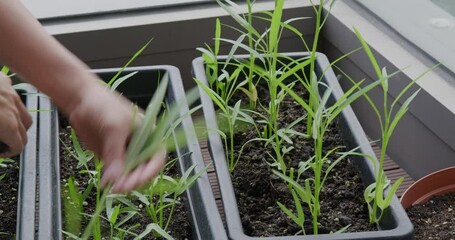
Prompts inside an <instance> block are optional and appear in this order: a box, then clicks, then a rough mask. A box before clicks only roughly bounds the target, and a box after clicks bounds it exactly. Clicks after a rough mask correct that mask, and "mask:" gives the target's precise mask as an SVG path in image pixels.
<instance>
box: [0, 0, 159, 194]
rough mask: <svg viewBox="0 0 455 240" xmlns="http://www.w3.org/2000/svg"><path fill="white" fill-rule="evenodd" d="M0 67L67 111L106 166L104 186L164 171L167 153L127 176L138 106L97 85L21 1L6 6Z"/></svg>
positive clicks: (1, 15) (133, 182)
mask: <svg viewBox="0 0 455 240" xmlns="http://www.w3.org/2000/svg"><path fill="white" fill-rule="evenodd" d="M0 64H5V65H8V66H9V67H10V68H11V69H13V70H14V71H15V72H16V73H17V74H19V75H20V76H21V77H22V78H23V79H24V80H26V81H28V82H30V83H32V84H33V85H35V86H36V87H37V88H38V89H40V90H41V91H42V92H44V93H46V94H47V95H48V96H50V97H51V98H52V100H53V101H54V102H55V104H56V105H57V106H58V107H59V108H60V109H61V110H63V112H64V113H65V114H66V115H67V117H68V119H69V121H70V123H71V125H72V126H73V128H74V129H75V130H76V132H77V134H78V136H79V137H80V138H81V139H82V141H84V142H85V143H86V144H87V146H88V147H89V148H90V149H91V150H93V151H95V152H96V153H97V154H98V156H100V157H101V159H102V160H103V162H104V173H103V183H105V184H107V183H112V184H113V187H114V191H116V192H122V191H128V190H131V189H133V188H135V187H137V186H139V185H141V184H144V183H146V182H147V181H148V180H150V179H151V178H152V177H154V176H156V175H157V174H158V172H159V171H160V169H161V167H162V166H163V165H164V158H165V152H164V151H162V152H160V153H158V154H156V155H155V156H153V157H152V158H151V160H150V161H149V162H148V163H146V164H144V165H142V166H139V167H138V168H136V169H135V170H134V171H133V172H131V173H129V174H127V175H123V169H124V160H125V151H126V149H125V148H126V146H127V143H128V139H129V136H130V135H131V126H132V125H133V124H132V121H133V112H134V109H133V106H132V104H131V103H130V102H129V101H127V100H126V99H124V98H123V97H121V96H120V95H118V94H115V93H112V92H111V91H109V90H108V89H106V88H105V87H104V86H102V85H101V84H99V82H98V81H95V79H96V78H97V77H96V76H95V75H93V74H92V73H90V72H89V71H88V67H87V66H86V65H85V64H84V63H82V62H81V61H80V60H79V59H78V58H76V57H75V56H74V55H73V54H71V53H70V52H69V51H68V50H67V49H65V48H64V47H63V46H62V45H60V44H59V43H58V42H57V41H56V40H55V39H54V38H52V37H51V36H49V35H48V34H47V33H46V32H45V31H44V30H43V28H42V27H41V25H40V24H39V22H38V21H37V20H36V19H35V18H34V17H33V16H32V15H31V14H30V13H29V12H28V11H27V10H26V9H25V7H24V6H22V4H21V3H20V1H18V0H0ZM0 110H1V109H0ZM0 124H1V123H0ZM17 130H18V129H17Z"/></svg>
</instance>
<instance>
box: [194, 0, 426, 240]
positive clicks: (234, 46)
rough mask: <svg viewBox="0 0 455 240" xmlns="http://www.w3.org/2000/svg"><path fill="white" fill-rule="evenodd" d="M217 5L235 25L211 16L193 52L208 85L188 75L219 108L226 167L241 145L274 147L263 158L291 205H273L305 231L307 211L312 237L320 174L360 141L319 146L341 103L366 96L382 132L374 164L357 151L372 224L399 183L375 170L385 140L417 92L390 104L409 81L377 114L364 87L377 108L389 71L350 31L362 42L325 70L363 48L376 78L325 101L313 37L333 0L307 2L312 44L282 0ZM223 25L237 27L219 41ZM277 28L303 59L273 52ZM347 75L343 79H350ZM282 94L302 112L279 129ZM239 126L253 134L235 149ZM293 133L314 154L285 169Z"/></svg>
mask: <svg viewBox="0 0 455 240" xmlns="http://www.w3.org/2000/svg"><path fill="white" fill-rule="evenodd" d="M217 2H218V4H219V5H220V6H221V7H222V8H223V9H224V10H225V11H226V12H227V13H228V14H229V15H230V17H232V19H233V20H235V22H236V23H237V25H235V26H233V25H223V24H221V22H220V20H219V19H217V20H216V24H215V26H216V28H215V29H216V30H215V38H214V44H213V46H210V45H207V44H206V48H199V49H198V50H199V51H200V52H202V57H203V59H204V61H205V67H206V77H207V79H208V84H207V85H205V84H204V83H203V82H201V81H200V79H195V81H196V83H197V84H198V85H199V87H200V88H201V89H203V91H204V92H205V93H206V94H207V95H208V96H209V97H210V98H211V99H212V100H213V102H214V103H215V105H216V107H217V109H218V112H219V117H218V118H219V119H218V123H219V126H220V130H218V132H219V134H220V136H221V137H222V138H223V139H224V141H225V151H226V156H227V158H228V166H229V171H230V172H231V173H232V172H233V171H235V168H236V166H237V164H238V162H239V161H241V156H242V152H243V150H244V147H245V146H246V145H247V144H250V143H251V142H262V143H263V144H264V146H271V149H273V150H272V152H268V155H269V156H270V159H271V160H270V161H268V162H267V163H268V164H269V166H270V170H271V172H273V174H275V175H277V176H278V177H280V178H281V179H282V180H283V181H284V182H285V183H287V185H288V189H289V191H290V193H291V194H292V196H293V199H294V203H295V205H294V206H293V207H292V209H293V210H291V209H290V208H289V207H288V206H285V205H283V204H282V203H279V202H278V203H277V204H278V206H279V207H280V208H281V209H282V210H283V212H284V213H285V214H286V215H287V216H288V217H289V218H290V219H292V220H293V221H294V222H295V223H296V224H298V225H299V226H300V227H301V229H302V232H303V233H304V234H305V233H306V232H305V228H304V223H305V214H304V209H307V212H310V215H311V217H312V219H311V221H312V224H313V234H318V224H319V222H318V217H319V216H320V214H321V212H322V211H324V209H321V208H320V195H321V192H322V191H323V189H324V183H325V181H326V179H327V177H328V176H329V175H330V173H331V171H332V170H333V169H334V168H335V167H336V166H337V164H338V163H339V162H341V161H343V160H345V159H347V157H348V156H354V155H362V156H364V155H363V154H360V153H358V149H359V148H360V147H361V146H358V147H356V148H354V149H351V150H346V149H345V148H344V147H343V146H339V147H336V148H334V149H331V150H328V151H325V150H324V147H325V142H324V140H325V137H326V135H327V133H328V129H329V127H330V126H331V125H333V124H334V123H335V122H336V121H337V120H338V118H339V116H340V114H341V113H342V112H343V110H344V109H345V108H346V107H348V106H350V105H351V104H352V103H353V102H354V101H356V100H357V99H359V98H366V99H367V101H368V102H369V103H370V104H371V106H372V108H373V109H374V111H375V113H376V114H377V117H378V119H379V120H380V124H381V130H382V136H381V137H382V138H381V139H380V141H381V147H382V152H381V156H380V159H379V163H378V164H376V163H377V160H376V158H375V157H374V156H364V157H367V158H369V159H371V160H372V161H373V162H374V163H375V166H376V179H377V181H376V182H375V183H373V184H371V185H370V186H369V187H368V188H367V189H366V190H365V200H366V204H368V207H369V210H370V220H371V223H372V224H374V223H378V222H379V221H380V219H381V217H382V212H383V211H384V210H385V209H387V208H388V206H389V205H390V201H391V199H392V196H393V195H394V194H395V191H396V189H397V188H398V186H399V184H400V183H401V182H402V179H400V180H398V181H397V182H395V183H394V184H393V185H392V186H391V187H389V185H390V184H389V183H390V181H388V180H387V179H386V176H385V174H384V172H383V167H382V166H383V162H384V156H385V154H386V150H387V145H388V143H389V140H390V138H391V136H392V132H393V130H394V129H395V127H396V126H397V124H398V122H399V120H400V119H401V118H402V117H403V116H404V114H405V113H406V112H407V110H408V107H409V104H410V103H411V101H412V100H413V99H414V97H415V96H416V95H417V93H418V91H417V92H415V93H414V94H411V96H410V97H408V98H407V99H406V100H405V103H404V104H402V105H401V107H400V108H399V109H398V110H396V109H394V107H396V106H397V103H398V101H399V100H400V98H402V97H403V95H404V94H405V93H406V92H408V90H409V88H410V87H411V86H412V85H413V84H414V83H415V81H413V82H411V83H410V84H409V85H408V86H406V87H405V88H404V89H403V90H402V92H401V93H400V95H399V96H398V98H397V99H396V100H395V101H394V102H393V103H392V106H391V108H387V107H385V108H384V111H383V113H382V112H380V111H379V110H378V107H377V106H375V105H374V103H373V102H372V101H371V99H369V97H368V92H369V91H370V90H372V89H374V88H376V87H381V88H382V90H383V92H384V106H388V105H387V98H388V95H387V94H388V81H389V78H391V77H392V76H394V74H391V75H388V74H387V72H386V71H385V69H384V70H382V71H381V70H380V68H379V66H378V64H377V61H376V59H375V58H374V56H373V54H372V51H371V49H370V48H369V47H368V45H367V44H366V42H365V41H364V40H363V38H362V36H361V34H360V33H359V32H358V31H357V30H355V31H356V33H357V37H358V39H359V42H360V43H361V45H362V47H361V48H359V49H354V50H353V51H352V52H350V53H348V54H346V55H344V56H342V57H340V58H339V59H336V60H335V61H333V62H332V63H331V64H330V66H328V68H330V67H333V68H336V63H337V62H338V61H340V60H342V59H343V58H345V57H346V56H348V55H350V54H352V53H354V52H357V51H359V50H360V49H362V48H363V50H364V51H365V53H366V54H367V56H368V59H369V60H370V62H371V63H372V65H373V67H374V69H375V70H376V73H377V77H378V79H377V80H376V81H373V82H372V83H369V84H367V83H366V82H365V81H364V80H361V81H353V80H352V79H351V80H352V86H351V87H350V88H348V89H346V91H345V92H344V95H343V96H341V97H340V98H339V99H338V100H336V101H332V100H330V98H331V94H332V89H331V88H330V87H329V86H328V85H327V84H326V83H324V81H323V79H324V75H325V72H326V71H327V70H328V68H327V69H322V70H319V74H318V73H317V72H316V66H317V61H318V53H317V50H318V40H319V38H320V34H321V31H322V28H323V26H324V25H325V23H326V21H327V19H328V17H329V13H330V10H331V9H332V7H333V5H334V3H335V1H334V0H332V1H328V2H326V1H323V0H320V1H317V3H313V1H311V0H310V2H311V4H312V6H313V10H314V21H315V23H316V25H315V32H314V40H313V42H312V44H310V43H309V42H307V41H306V40H305V39H304V37H303V34H302V33H301V32H300V31H299V30H298V29H297V28H296V27H294V25H295V24H298V23H299V22H300V21H305V20H306V19H307V18H305V17H300V18H293V19H288V20H284V19H283V10H284V3H285V1H284V0H275V8H274V10H273V11H271V12H269V11H261V12H254V11H253V7H254V3H255V1H249V0H247V1H246V5H247V10H242V9H241V7H240V6H239V5H237V4H236V3H234V2H233V1H231V0H223V1H221V0H217ZM324 5H326V6H327V8H326V9H328V11H327V12H325V10H324ZM256 22H261V23H264V22H265V23H267V24H268V27H267V28H266V29H265V30H264V31H263V32H260V31H258V30H257V29H256V28H255V24H256ZM223 26H224V27H225V28H228V29H229V30H234V31H235V32H237V33H238V35H239V36H238V38H237V39H229V38H223V37H222V27H223ZM284 32H291V33H293V34H295V35H296V36H298V37H299V38H300V39H301V41H302V45H303V46H304V48H305V50H306V52H307V56H306V57H303V58H292V57H289V56H286V55H285V54H282V53H280V51H279V46H280V44H279V43H280V40H281V36H282V35H283V33H284ZM221 44H224V45H230V46H231V48H230V50H229V52H228V54H227V56H225V57H224V58H219V54H220V46H221ZM239 52H241V53H246V54H247V57H245V56H246V55H243V56H241V57H237V55H236V54H238V53H239ZM340 71H341V69H340ZM341 72H342V71H341ZM347 77H348V78H349V76H347ZM349 79H350V78H349ZM416 80H417V79H416ZM258 85H263V86H266V87H267V89H268V92H269V95H270V96H269V98H270V101H269V102H268V103H263V102H261V101H260V100H259V99H258V94H257V89H256V88H257V86H258ZM297 87H299V88H303V89H305V90H306V92H308V96H307V97H303V96H300V95H299V94H298V93H297V92H296V89H297ZM242 94H243V95H244V96H246V97H247V98H248V99H249V104H242V103H241V100H237V101H233V99H236V98H233V97H234V96H236V95H242ZM285 96H291V97H292V98H293V99H294V100H295V101H296V102H297V103H298V104H299V105H300V106H301V107H302V109H304V110H305V115H304V116H302V117H300V118H298V119H297V120H295V121H294V122H292V123H290V124H289V125H287V126H283V123H280V122H279V118H280V115H281V111H280V110H281V109H280V107H281V103H282V101H283V99H284V98H285ZM237 99H238V98H237ZM264 112H265V113H264ZM253 116H254V117H253ZM254 119H260V120H254ZM297 125H304V126H306V128H305V129H306V130H305V131H297V130H296V128H295V126H297ZM239 126H242V127H239ZM245 126H247V127H248V128H250V129H254V130H255V131H256V133H257V136H256V137H255V138H253V139H251V140H249V141H247V142H246V143H245V144H244V145H243V146H242V147H241V149H240V150H237V151H236V150H235V149H234V135H235V133H236V131H241V129H244V127H245ZM239 129H240V130H239ZM296 136H298V137H302V138H305V139H307V140H308V141H309V142H312V144H313V149H314V154H313V156H312V157H311V158H309V159H305V160H302V161H301V162H300V164H299V167H298V169H294V168H293V167H291V166H290V163H289V160H286V154H288V153H289V152H291V151H293V150H294V145H293V144H294V143H293V141H292V139H293V137H296ZM307 171H312V174H311V176H312V177H308V178H306V177H305V178H304V177H303V176H304V173H305V172H307ZM386 190H387V191H386ZM378 213H379V215H378ZM348 227H349V226H346V227H345V228H343V229H340V231H345V230H346V229H347V228H348Z"/></svg>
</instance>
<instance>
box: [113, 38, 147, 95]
mask: <svg viewBox="0 0 455 240" xmlns="http://www.w3.org/2000/svg"><path fill="white" fill-rule="evenodd" d="M152 41H153V38H152V39H150V40H149V41H148V42H147V43H146V44H145V45H144V46H143V47H142V48H141V49H139V51H137V52H136V53H135V54H134V55H133V57H131V59H130V60H129V61H128V62H127V63H126V64H125V66H123V67H122V68H121V69H120V70H119V71H118V72H117V73H116V74H115V75H114V77H112V79H111V80H109V82H108V83H107V85H108V86H111V85H112V83H113V82H114V81H115V80H116V79H117V78H118V76H120V74H122V72H123V71H124V70H125V68H127V67H128V66H129V65H130V64H131V63H132V62H133V61H134V60H135V59H136V58H137V57H139V55H140V54H141V53H142V52H143V51H144V50H145V49H146V48H147V47H148V45H150V43H151V42H152Z"/></svg>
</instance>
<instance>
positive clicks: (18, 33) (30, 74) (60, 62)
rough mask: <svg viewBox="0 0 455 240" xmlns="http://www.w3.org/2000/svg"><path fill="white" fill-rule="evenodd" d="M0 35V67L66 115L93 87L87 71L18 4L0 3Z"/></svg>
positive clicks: (15, 2)
mask: <svg viewBox="0 0 455 240" xmlns="http://www.w3.org/2000/svg"><path fill="white" fill-rule="evenodd" d="M0 35H1V38H0V64H2V63H3V64H4V63H8V66H9V67H10V68H11V69H12V70H14V71H15V72H16V73H18V74H19V75H20V76H21V77H23V78H24V79H26V80H27V81H29V82H31V83H32V84H34V85H35V86H36V87H37V88H39V89H40V90H41V91H43V92H45V93H46V94H48V95H49V96H51V97H52V98H53V100H54V101H55V103H56V104H57V106H58V107H59V108H61V109H62V110H63V111H65V112H68V111H69V109H71V108H72V107H73V106H74V105H75V103H77V102H79V101H81V97H82V96H83V92H84V89H87V88H90V87H92V86H93V85H95V84H96V81H93V79H95V78H96V77H95V76H94V75H92V74H91V73H89V72H88V71H87V69H88V68H87V67H86V66H85V65H84V64H83V63H82V62H81V61H79V60H78V59H77V58H76V57H75V56H74V55H73V54H72V53H70V52H69V51H68V50H67V49H65V48H64V47H63V46H61V45H60V44H59V43H58V42H57V41H56V40H55V39H54V38H53V37H51V36H49V35H48V34H47V33H46V32H45V31H44V30H43V28H42V26H41V25H40V23H39V22H38V21H37V20H36V19H35V18H34V17H33V16H32V15H31V14H30V13H29V12H28V11H27V9H25V8H24V6H22V4H21V3H20V1H18V0H6V1H0ZM68 92H72V94H71V98H68V95H67V93H68Z"/></svg>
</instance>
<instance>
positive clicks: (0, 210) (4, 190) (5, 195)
mask: <svg viewBox="0 0 455 240" xmlns="http://www.w3.org/2000/svg"><path fill="white" fill-rule="evenodd" d="M12 160H14V162H11V163H4V164H5V166H4V167H0V175H3V174H5V177H4V178H3V179H2V180H0V219H1V220H0V239H13V236H15V234H16V222H17V219H16V218H17V194H18V191H17V189H18V187H19V156H17V157H14V158H12Z"/></svg>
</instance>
